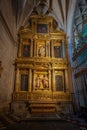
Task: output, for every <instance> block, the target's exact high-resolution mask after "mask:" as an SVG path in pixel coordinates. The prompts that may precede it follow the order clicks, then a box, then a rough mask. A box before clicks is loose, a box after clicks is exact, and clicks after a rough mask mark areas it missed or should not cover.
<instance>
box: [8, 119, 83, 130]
mask: <svg viewBox="0 0 87 130" xmlns="http://www.w3.org/2000/svg"><path fill="white" fill-rule="evenodd" d="M6 130H81V129H80V127H79V126H77V125H75V124H72V123H70V122H67V121H63V120H59V121H57V120H55V121H52V120H50V121H45V120H43V121H41V120H38V121H37V120H36V121H35V120H34V121H22V122H20V123H14V124H10V125H8V127H7V129H6Z"/></svg>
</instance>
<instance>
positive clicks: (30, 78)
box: [28, 69, 32, 92]
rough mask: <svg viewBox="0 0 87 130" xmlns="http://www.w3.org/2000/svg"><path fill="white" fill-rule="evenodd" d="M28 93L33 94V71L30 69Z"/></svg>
mask: <svg viewBox="0 0 87 130" xmlns="http://www.w3.org/2000/svg"><path fill="white" fill-rule="evenodd" d="M28 81H29V82H28V91H29V92H31V89H32V70H31V69H29V79H28Z"/></svg>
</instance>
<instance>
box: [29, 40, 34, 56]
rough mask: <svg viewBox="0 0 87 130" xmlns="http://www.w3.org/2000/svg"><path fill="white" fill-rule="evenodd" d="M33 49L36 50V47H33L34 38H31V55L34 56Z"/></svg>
mask: <svg viewBox="0 0 87 130" xmlns="http://www.w3.org/2000/svg"><path fill="white" fill-rule="evenodd" d="M33 51H34V49H33V40H32V39H31V52H30V56H31V57H32V56H33V54H34V53H33Z"/></svg>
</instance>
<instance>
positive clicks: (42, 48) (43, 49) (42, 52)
mask: <svg viewBox="0 0 87 130" xmlns="http://www.w3.org/2000/svg"><path fill="white" fill-rule="evenodd" d="M38 53H39V56H43V57H44V56H45V47H44V46H41V47H40V48H39V52H38Z"/></svg>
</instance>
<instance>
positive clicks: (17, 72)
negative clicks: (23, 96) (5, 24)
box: [15, 68, 21, 92]
mask: <svg viewBox="0 0 87 130" xmlns="http://www.w3.org/2000/svg"><path fill="white" fill-rule="evenodd" d="M15 82H16V83H15V84H16V86H15V91H16V92H18V91H20V82H21V81H20V74H19V68H17V70H16V81H15Z"/></svg>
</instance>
